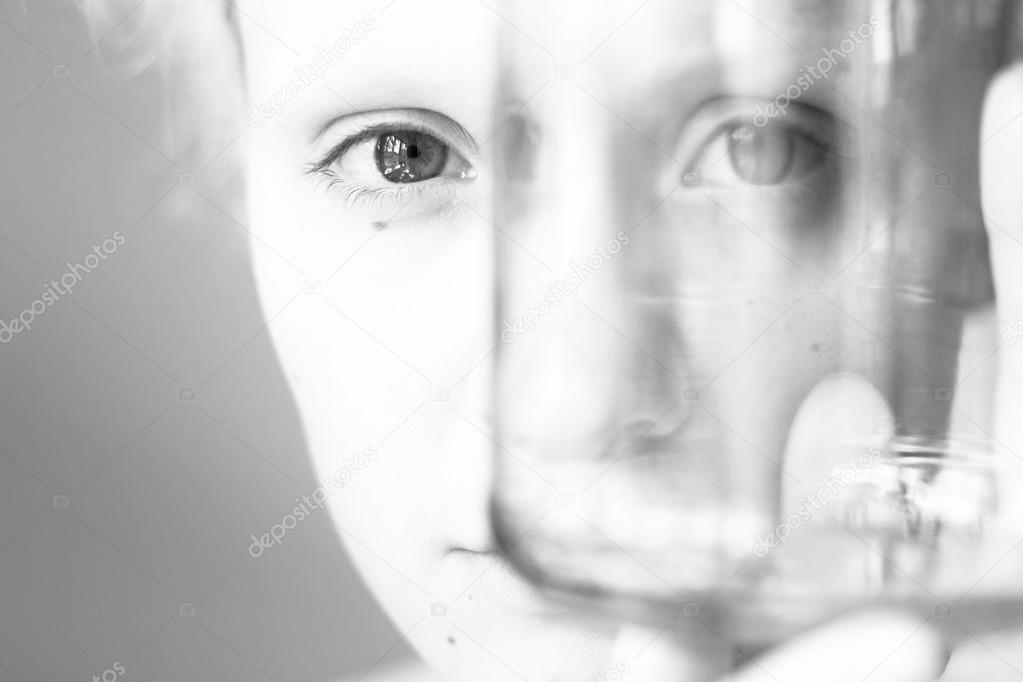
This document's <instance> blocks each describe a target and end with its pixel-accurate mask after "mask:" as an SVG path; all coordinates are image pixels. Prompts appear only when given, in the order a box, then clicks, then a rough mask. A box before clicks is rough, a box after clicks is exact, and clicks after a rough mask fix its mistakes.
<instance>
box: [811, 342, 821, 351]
mask: <svg viewBox="0 0 1023 682" xmlns="http://www.w3.org/2000/svg"><path fill="white" fill-rule="evenodd" d="M820 349H821V345H820V344H819V343H812V344H810V350H812V351H813V352H814V353H817V352H819V351H820Z"/></svg>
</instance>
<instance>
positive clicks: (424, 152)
mask: <svg viewBox="0 0 1023 682" xmlns="http://www.w3.org/2000/svg"><path fill="white" fill-rule="evenodd" d="M448 152H449V149H448V147H447V145H445V144H444V143H443V142H441V141H440V140H438V139H437V138H436V137H434V136H433V135H429V134H427V133H421V132H418V131H415V130H402V131H394V132H389V133H383V134H381V135H380V136H379V137H377V141H376V150H375V160H376V166H377V170H378V171H379V172H380V174H381V175H383V176H384V178H386V179H387V180H388V181H389V182H393V183H395V184H405V183H410V182H422V181H424V180H432V179H433V178H436V177H437V176H439V175H440V174H441V173H443V172H444V168H445V166H446V165H447V162H448Z"/></svg>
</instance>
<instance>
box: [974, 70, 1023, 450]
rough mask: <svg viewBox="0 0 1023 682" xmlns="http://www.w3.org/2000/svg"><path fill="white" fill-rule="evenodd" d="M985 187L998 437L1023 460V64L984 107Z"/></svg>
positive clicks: (998, 82)
mask: <svg viewBox="0 0 1023 682" xmlns="http://www.w3.org/2000/svg"><path fill="white" fill-rule="evenodd" d="M981 139H982V140H983V141H984V142H983V147H982V158H981V187H982V197H983V208H984V220H985V223H986V225H987V232H988V239H989V241H990V245H991V267H992V271H993V273H994V279H995V293H996V296H997V308H998V319H999V322H1000V327H1001V329H1000V330H999V331H1000V332H1001V334H1000V336H1001V338H1002V346H1001V354H1002V356H1001V367H1000V377H999V386H998V395H997V401H996V408H995V436H996V437H997V438H998V439H999V440H1000V441H1002V443H1003V444H1005V446H1007V447H1008V448H1009V449H1011V450H1013V451H1014V452H1015V453H1016V454H1018V455H1020V456H1023V428H1021V427H1020V424H1021V422H1020V419H1019V415H1020V414H1023V338H1016V337H1020V336H1023V335H1019V334H1016V332H1017V331H1023V65H1016V66H1014V67H1012V68H1010V69H1008V70H1006V71H1003V72H1002V73H1001V74H999V75H998V76H997V77H996V78H995V79H994V81H993V82H992V84H991V86H990V87H989V89H988V94H987V100H986V103H985V108H984V124H983V129H982V137H981Z"/></svg>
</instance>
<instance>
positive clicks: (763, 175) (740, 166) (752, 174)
mask: <svg viewBox="0 0 1023 682" xmlns="http://www.w3.org/2000/svg"><path fill="white" fill-rule="evenodd" d="M729 137H730V138H731V140H730V147H729V150H728V160H729V162H730V163H731V167H732V170H733V171H734V172H735V174H736V175H737V176H738V177H739V178H741V179H742V180H743V181H744V182H748V183H749V184H751V185H778V184H781V183H782V182H785V181H786V180H798V179H800V178H801V177H803V176H805V175H806V174H807V173H810V172H812V171H814V170H815V169H817V168H818V167H820V165H821V163H823V161H824V149H823V148H822V147H820V146H819V145H817V144H816V143H815V142H813V141H812V140H809V139H807V138H806V137H805V136H803V135H801V134H800V133H799V132H797V131H794V130H790V129H787V128H783V127H781V126H773V127H769V128H757V127H756V126H754V125H749V124H747V125H743V126H740V127H737V128H734V129H732V131H731V133H730V134H729Z"/></svg>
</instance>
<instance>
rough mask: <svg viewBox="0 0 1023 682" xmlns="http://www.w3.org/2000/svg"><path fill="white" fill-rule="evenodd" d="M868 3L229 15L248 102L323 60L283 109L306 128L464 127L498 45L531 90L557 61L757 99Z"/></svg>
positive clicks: (352, 8)
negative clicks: (409, 118)
mask: <svg viewBox="0 0 1023 682" xmlns="http://www.w3.org/2000/svg"><path fill="white" fill-rule="evenodd" d="M870 4H872V3H869V2H863V1H862V0H857V1H853V0H686V1H685V2H679V1H678V0H648V1H647V2H643V3H637V2H625V1H624V0H618V1H610V0H605V1H601V0H545V1H543V2H537V0H503V1H502V0H429V1H428V2H427V1H426V0H287V1H285V0H241V1H240V2H239V4H238V6H239V9H240V17H239V21H240V24H241V31H242V35H243V38H244V42H245V48H246V59H247V62H248V72H249V81H250V82H249V90H250V96H251V97H252V98H253V99H254V101H263V100H265V99H267V98H269V97H272V96H273V95H274V94H275V93H278V92H279V91H280V90H281V87H282V84H285V83H288V82H289V81H291V80H293V79H294V78H295V76H296V73H298V72H300V71H303V70H304V71H305V72H307V73H308V72H309V67H310V66H311V65H314V63H317V62H320V63H322V62H323V60H324V57H325V56H326V57H327V58H329V60H330V64H329V68H327V69H325V70H324V71H323V73H322V74H318V75H317V77H316V78H315V81H316V83H315V87H310V88H309V89H308V92H304V93H303V95H302V105H301V107H295V109H296V110H295V111H294V112H291V113H294V114H296V115H297V114H298V113H299V110H301V113H302V114H303V115H307V116H308V117H310V119H311V120H310V125H312V124H313V120H319V121H322V120H323V119H324V118H329V117H330V116H333V115H336V114H337V113H339V110H351V111H359V110H367V109H373V108H377V107H388V106H409V105H415V106H419V107H424V108H429V109H433V110H436V111H440V112H445V113H449V114H455V113H457V115H458V117H459V120H460V121H462V122H463V123H464V124H465V125H466V127H468V128H469V129H470V130H472V129H484V128H486V127H487V125H486V121H488V117H489V116H490V111H489V109H488V107H489V105H490V104H491V101H492V98H491V97H490V96H489V88H490V87H491V86H492V84H493V81H494V79H495V75H496V73H497V68H496V64H497V63H498V49H499V45H502V44H503V45H504V46H505V49H509V48H510V49H514V50H516V51H517V54H519V55H522V57H523V58H524V59H526V60H530V59H531V60H532V63H533V65H532V68H533V69H534V70H535V71H536V76H535V79H536V80H537V82H543V80H544V79H546V78H551V77H555V74H556V73H557V71H556V69H557V68H558V67H559V65H562V66H563V65H565V64H569V65H573V66H574V67H575V71H576V73H577V74H578V77H579V78H580V79H583V80H582V81H581V82H584V83H587V82H595V83H598V87H602V88H607V89H608V90H609V91H615V90H625V91H632V92H636V93H650V92H656V91H657V89H658V88H659V87H660V86H659V85H658V84H661V83H671V84H673V85H672V87H675V86H676V85H677V84H679V83H684V82H685V81H686V80H687V78H691V80H692V82H693V83H692V85H691V86H689V87H688V88H687V91H686V92H685V93H682V92H680V93H679V94H678V96H679V97H686V98H688V97H691V96H699V93H695V92H688V90H698V89H706V88H708V87H717V88H720V89H723V90H736V91H742V92H744V93H746V94H756V91H762V94H764V95H765V96H766V95H771V94H773V93H775V92H777V90H778V88H779V87H784V86H785V84H787V83H789V82H791V81H792V79H793V78H794V76H795V74H796V73H797V72H798V70H799V69H800V68H802V67H804V66H805V65H806V64H807V63H808V60H810V59H811V57H812V58H813V59H816V58H817V57H818V56H819V50H820V49H821V48H825V47H831V46H837V45H838V44H839V42H840V41H841V39H842V37H843V36H844V35H845V33H846V31H847V30H848V28H853V27H854V25H855V21H854V20H853V19H851V18H850V17H849V14H850V13H851V11H852V10H850V9H849V8H853V9H856V8H858V11H860V13H862V14H863V19H864V20H866V17H867V11H865V10H866V9H869V7H868V6H869V5H870ZM711 63H714V64H716V66H715V67H714V68H713V71H714V73H715V74H718V75H715V76H714V77H713V78H706V77H700V74H696V73H695V71H696V70H697V69H700V68H702V69H703V71H702V73H703V75H704V76H706V73H708V70H707V68H706V67H707V65H708V64H711ZM728 64H732V65H734V66H735V68H732V69H729V68H727V65H728ZM717 65H725V66H717ZM751 67H752V68H751ZM690 74H692V76H690ZM717 78H720V82H712V81H714V80H715V79H717ZM586 79H589V80H588V81H587V80H586ZM307 80H309V79H307ZM341 113H343V111H341Z"/></svg>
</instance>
